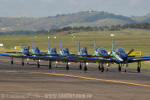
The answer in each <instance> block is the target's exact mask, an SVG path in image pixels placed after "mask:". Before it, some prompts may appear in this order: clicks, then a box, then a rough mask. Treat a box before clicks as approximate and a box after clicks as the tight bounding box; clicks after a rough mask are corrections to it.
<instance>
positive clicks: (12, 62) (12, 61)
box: [10, 57, 14, 65]
mask: <svg viewBox="0 0 150 100" xmlns="http://www.w3.org/2000/svg"><path fill="white" fill-rule="evenodd" d="M10 63H11V64H12V65H13V64H14V60H13V57H11V62H10Z"/></svg>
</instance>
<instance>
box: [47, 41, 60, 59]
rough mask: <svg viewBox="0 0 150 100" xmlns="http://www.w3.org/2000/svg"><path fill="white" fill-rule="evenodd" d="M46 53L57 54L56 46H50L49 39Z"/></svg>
mask: <svg viewBox="0 0 150 100" xmlns="http://www.w3.org/2000/svg"><path fill="white" fill-rule="evenodd" d="M47 54H48V55H51V56H59V54H58V53H57V50H56V48H50V41H48V53H47Z"/></svg>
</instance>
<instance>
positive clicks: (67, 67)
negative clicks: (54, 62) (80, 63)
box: [66, 62, 69, 70]
mask: <svg viewBox="0 0 150 100" xmlns="http://www.w3.org/2000/svg"><path fill="white" fill-rule="evenodd" d="M66 70H69V64H68V62H67V63H66Z"/></svg>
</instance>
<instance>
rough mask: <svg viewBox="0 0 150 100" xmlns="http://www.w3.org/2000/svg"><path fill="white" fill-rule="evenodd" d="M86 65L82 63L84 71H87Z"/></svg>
mask: <svg viewBox="0 0 150 100" xmlns="http://www.w3.org/2000/svg"><path fill="white" fill-rule="evenodd" d="M87 70H88V69H87V65H86V62H85V63H84V71H87Z"/></svg>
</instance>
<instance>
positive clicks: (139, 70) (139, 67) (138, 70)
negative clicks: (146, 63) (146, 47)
mask: <svg viewBox="0 0 150 100" xmlns="http://www.w3.org/2000/svg"><path fill="white" fill-rule="evenodd" d="M137 72H138V73H140V72H141V62H138V66H137Z"/></svg>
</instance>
